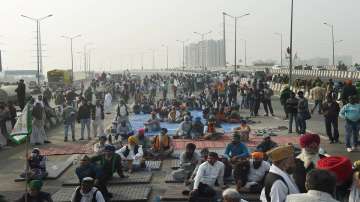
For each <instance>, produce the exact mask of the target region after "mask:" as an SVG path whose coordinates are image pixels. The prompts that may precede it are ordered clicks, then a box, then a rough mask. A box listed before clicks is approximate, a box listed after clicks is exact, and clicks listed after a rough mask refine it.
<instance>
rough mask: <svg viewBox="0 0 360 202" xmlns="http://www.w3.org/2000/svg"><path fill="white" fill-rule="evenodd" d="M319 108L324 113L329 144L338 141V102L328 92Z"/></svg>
mask: <svg viewBox="0 0 360 202" xmlns="http://www.w3.org/2000/svg"><path fill="white" fill-rule="evenodd" d="M321 109H322V111H323V114H324V118H325V128H326V134H327V136H328V137H329V141H330V144H333V143H339V129H338V117H339V112H340V106H339V104H338V103H337V102H336V101H335V100H334V98H333V97H332V95H331V94H329V95H327V96H326V101H325V102H323V103H322V105H321ZM331 126H332V127H331ZM332 128H333V129H334V133H332Z"/></svg>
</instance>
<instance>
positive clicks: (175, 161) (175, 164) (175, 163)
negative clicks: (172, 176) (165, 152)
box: [170, 159, 180, 170]
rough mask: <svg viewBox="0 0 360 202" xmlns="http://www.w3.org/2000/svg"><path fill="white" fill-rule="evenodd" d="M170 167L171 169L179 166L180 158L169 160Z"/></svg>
mask: <svg viewBox="0 0 360 202" xmlns="http://www.w3.org/2000/svg"><path fill="white" fill-rule="evenodd" d="M170 168H171V169H173V170H176V169H178V168H180V160H179V159H173V160H170Z"/></svg>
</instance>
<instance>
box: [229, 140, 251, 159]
mask: <svg viewBox="0 0 360 202" xmlns="http://www.w3.org/2000/svg"><path fill="white" fill-rule="evenodd" d="M225 156H226V157H228V158H232V157H234V156H237V157H247V156H249V150H248V148H247V147H246V145H245V144H243V143H241V142H240V143H239V144H236V145H235V144H233V143H230V144H228V145H227V146H226V149H225Z"/></svg>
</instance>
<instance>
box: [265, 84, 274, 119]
mask: <svg viewBox="0 0 360 202" xmlns="http://www.w3.org/2000/svg"><path fill="white" fill-rule="evenodd" d="M273 95H274V92H273V90H272V89H271V88H270V87H269V85H268V84H265V87H264V100H263V104H264V109H265V113H266V116H268V115H269V111H270V114H271V116H274V110H273V108H272V104H271V97H272V96H273Z"/></svg>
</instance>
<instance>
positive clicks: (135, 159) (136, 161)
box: [116, 145, 144, 165]
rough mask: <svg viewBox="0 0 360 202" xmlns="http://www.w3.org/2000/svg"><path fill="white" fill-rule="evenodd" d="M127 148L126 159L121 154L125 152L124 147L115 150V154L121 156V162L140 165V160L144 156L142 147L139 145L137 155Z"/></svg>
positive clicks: (132, 149)
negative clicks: (128, 161)
mask: <svg viewBox="0 0 360 202" xmlns="http://www.w3.org/2000/svg"><path fill="white" fill-rule="evenodd" d="M128 148H129V154H128V155H127V156H126V157H125V156H124V154H123V152H125V150H126V146H123V147H122V148H121V149H119V150H117V151H116V153H117V154H119V155H120V156H121V159H122V160H133V164H135V165H140V162H141V159H142V157H143V155H144V152H143V149H142V146H141V145H139V148H138V153H137V154H135V153H134V148H131V147H130V146H128Z"/></svg>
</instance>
